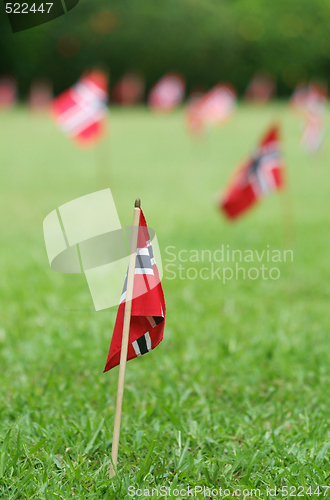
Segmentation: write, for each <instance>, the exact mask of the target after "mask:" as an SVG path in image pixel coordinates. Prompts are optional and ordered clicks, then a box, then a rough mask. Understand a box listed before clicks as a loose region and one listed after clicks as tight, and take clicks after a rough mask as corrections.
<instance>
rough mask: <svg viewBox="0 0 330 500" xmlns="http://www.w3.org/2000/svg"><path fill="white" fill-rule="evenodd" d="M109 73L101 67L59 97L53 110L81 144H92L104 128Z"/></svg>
mask: <svg viewBox="0 0 330 500" xmlns="http://www.w3.org/2000/svg"><path fill="white" fill-rule="evenodd" d="M107 86H108V81H107V76H106V75H105V74H104V73H103V72H101V71H98V70H95V71H92V72H91V73H89V74H87V75H83V76H82V78H81V79H80V80H79V82H78V83H77V84H76V85H74V86H73V87H71V88H70V89H68V90H66V91H65V92H63V94H61V95H60V96H58V97H56V98H55V99H54V100H53V102H52V104H51V111H52V114H53V116H54V119H55V121H56V123H57V125H58V126H59V127H60V128H61V129H62V130H63V132H64V133H66V134H67V135H68V136H69V137H72V139H74V140H75V141H77V142H78V143H79V144H81V145H93V144H94V143H95V142H96V141H98V140H99V139H101V137H102V136H103V134H104V131H105V116H106V113H107V107H106V103H107V100H108V92H107Z"/></svg>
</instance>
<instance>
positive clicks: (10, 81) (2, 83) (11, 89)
mask: <svg viewBox="0 0 330 500" xmlns="http://www.w3.org/2000/svg"><path fill="white" fill-rule="evenodd" d="M16 98H17V82H16V80H15V79H14V78H12V77H11V76H2V77H0V109H8V108H11V107H12V106H13V105H14V104H15V102H16Z"/></svg>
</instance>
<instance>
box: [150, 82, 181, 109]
mask: <svg viewBox="0 0 330 500" xmlns="http://www.w3.org/2000/svg"><path fill="white" fill-rule="evenodd" d="M185 86H186V84H185V81H184V78H183V77H182V76H181V75H179V74H178V73H167V74H166V75H165V76H163V78H161V79H160V80H159V82H157V83H156V84H155V85H154V86H153V87H152V89H151V90H150V92H149V96H148V104H149V107H150V108H151V109H152V110H154V111H163V112H167V111H172V110H173V109H174V108H176V107H177V106H178V105H179V104H180V103H181V102H182V101H183V98H184V92H185Z"/></svg>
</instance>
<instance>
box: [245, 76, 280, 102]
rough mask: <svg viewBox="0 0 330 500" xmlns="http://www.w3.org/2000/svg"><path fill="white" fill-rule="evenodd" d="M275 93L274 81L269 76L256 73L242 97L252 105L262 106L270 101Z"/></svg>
mask: <svg viewBox="0 0 330 500" xmlns="http://www.w3.org/2000/svg"><path fill="white" fill-rule="evenodd" d="M274 93H275V81H274V79H273V78H272V76H271V75H268V74H266V73H257V74H256V75H254V77H253V79H252V81H251V82H250V84H249V85H248V87H247V89H246V91H245V94H244V97H245V100H246V101H248V102H251V103H254V104H259V105H263V104H266V103H267V102H269V101H270V100H271V98H272V97H273V96H274Z"/></svg>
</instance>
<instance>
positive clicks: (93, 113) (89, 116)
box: [58, 103, 106, 132]
mask: <svg viewBox="0 0 330 500" xmlns="http://www.w3.org/2000/svg"><path fill="white" fill-rule="evenodd" d="M79 108H80V107H78V106H74V107H73V108H71V110H70V114H71V116H70V117H67V116H66V117H63V115H60V116H59V117H58V121H59V123H60V127H61V128H62V130H64V131H65V132H69V131H71V130H73V129H75V130H77V129H84V128H86V123H89V122H90V123H93V122H94V121H97V120H98V119H101V118H102V117H103V116H104V114H105V111H106V108H105V106H104V105H103V104H101V103H99V104H97V105H94V104H93V105H88V106H85V107H82V108H80V109H79Z"/></svg>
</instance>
